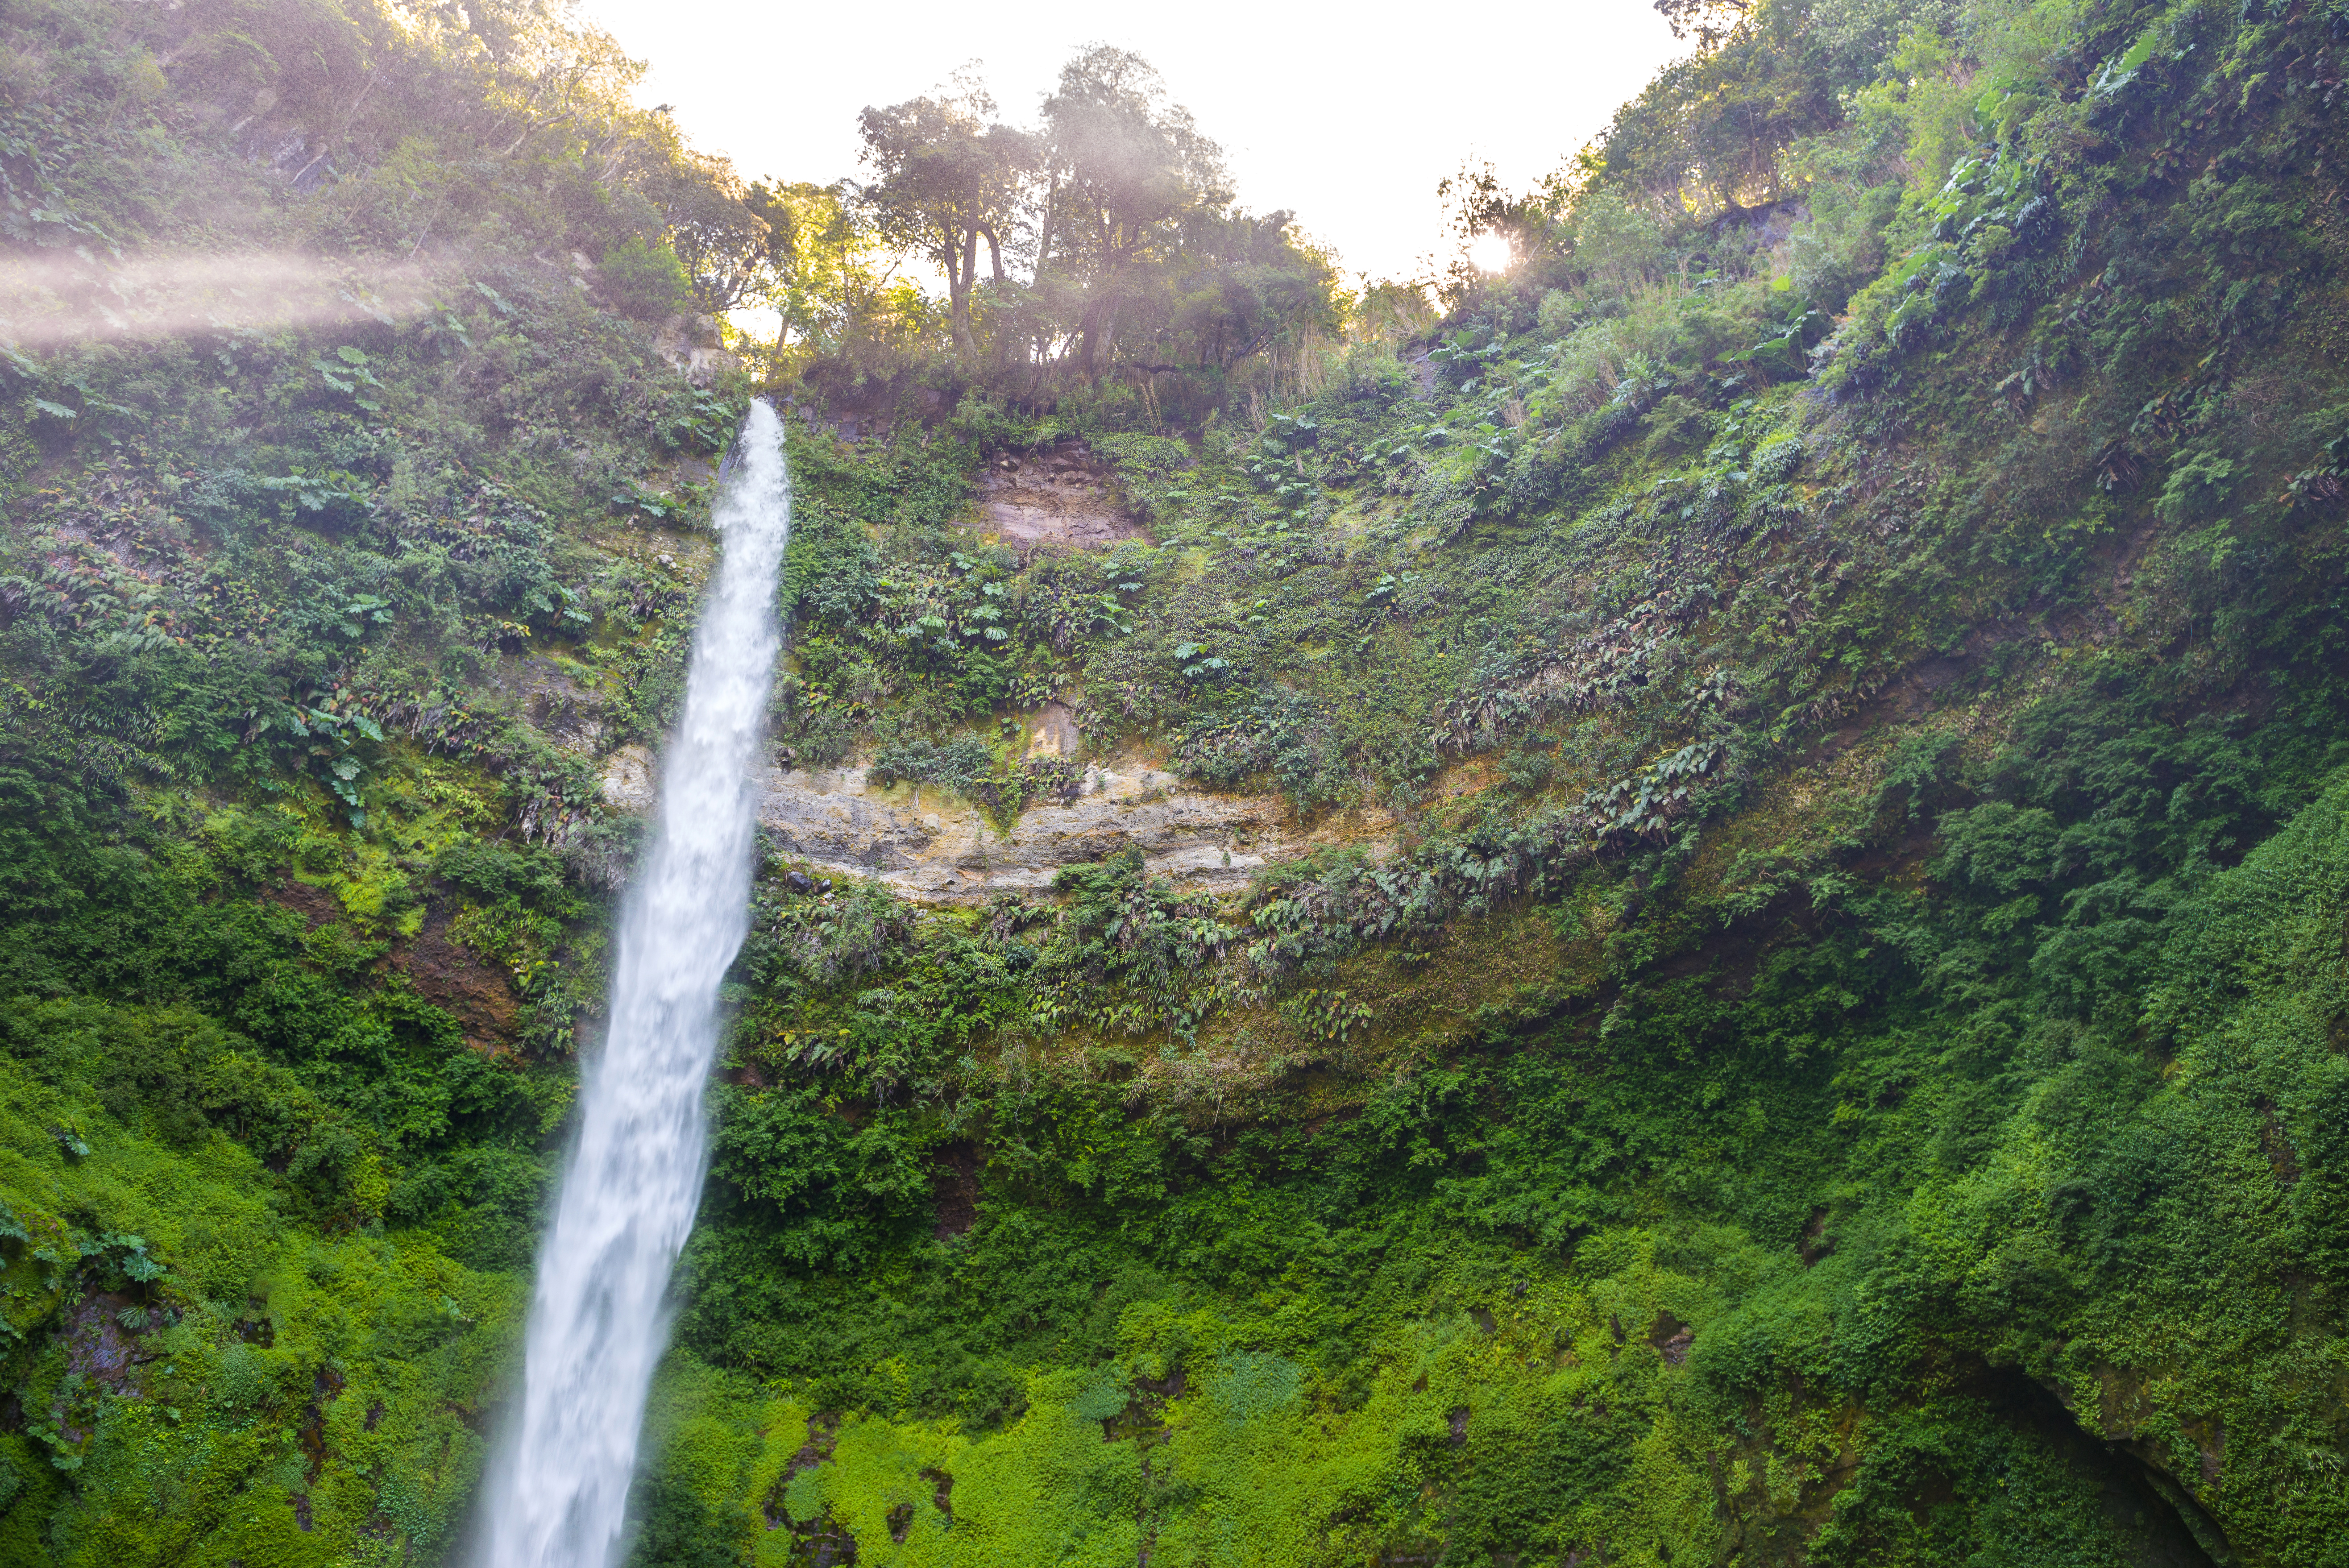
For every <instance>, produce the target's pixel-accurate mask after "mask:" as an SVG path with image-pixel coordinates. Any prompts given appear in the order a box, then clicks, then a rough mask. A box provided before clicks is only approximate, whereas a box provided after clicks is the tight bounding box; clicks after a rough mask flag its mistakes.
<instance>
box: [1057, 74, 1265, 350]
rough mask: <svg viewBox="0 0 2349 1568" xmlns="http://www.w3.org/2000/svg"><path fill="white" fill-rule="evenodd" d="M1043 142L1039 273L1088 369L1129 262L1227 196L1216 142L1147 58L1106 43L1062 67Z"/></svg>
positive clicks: (1108, 343)
mask: <svg viewBox="0 0 2349 1568" xmlns="http://www.w3.org/2000/svg"><path fill="white" fill-rule="evenodd" d="M1043 144H1044V147H1043V151H1044V165H1045V177H1046V181H1047V183H1046V188H1045V191H1044V196H1043V202H1042V210H1041V211H1040V215H1039V221H1038V223H1037V256H1036V279H1037V284H1038V286H1039V287H1040V288H1042V289H1045V290H1047V292H1048V293H1058V294H1061V295H1062V296H1064V297H1065V302H1066V310H1065V314H1072V315H1074V316H1075V318H1076V319H1075V336H1076V339H1077V343H1076V358H1077V364H1078V366H1079V368H1080V370H1081V372H1082V374H1083V375H1084V376H1086V377H1088V378H1089V379H1098V378H1099V377H1100V375H1101V371H1102V366H1103V364H1104V362H1105V361H1106V360H1107V359H1108V358H1109V357H1110V355H1111V352H1112V348H1113V346H1114V344H1115V339H1116V332H1117V314H1118V307H1119V305H1120V304H1121V303H1123V300H1124V298H1125V295H1126V293H1127V291H1128V289H1129V287H1130V285H1131V284H1132V282H1133V274H1134V273H1135V272H1136V271H1137V269H1138V268H1139V267H1140V266H1141V265H1142V264H1143V263H1144V262H1145V261H1148V260H1151V259H1153V258H1154V257H1155V256H1157V255H1159V254H1161V253H1164V251H1166V250H1168V249H1171V248H1172V247H1173V246H1174V243H1175V242H1178V241H1179V239H1180V236H1181V227H1180V222H1179V221H1180V220H1181V219H1182V218H1183V217H1184V216H1185V214H1186V213H1190V212H1193V211H1198V210H1200V209H1220V208H1222V207H1224V206H1226V205H1227V204H1228V203H1229V202H1230V201H1231V192H1230V190H1229V188H1228V184H1227V181H1226V175H1225V173H1224V167H1223V150H1222V149H1220V148H1218V147H1217V146H1216V144H1215V143H1214V142H1212V141H1210V140H1208V139H1207V138H1206V137H1205V136H1204V135H1202V134H1200V132H1199V129H1198V128H1197V126H1196V125H1195V123H1194V122H1193V121H1192V119H1191V112H1190V110H1188V109H1185V108H1180V107H1178V106H1172V105H1169V104H1168V103H1167V102H1166V89H1165V87H1164V84H1163V83H1162V82H1161V81H1160V80H1159V78H1158V73H1157V72H1156V71H1154V70H1153V69H1152V68H1151V67H1150V65H1149V62H1147V61H1145V60H1143V58H1142V57H1141V56H1139V55H1135V54H1132V53H1130V52H1128V51H1126V50H1124V49H1114V48H1111V47H1110V46H1107V45H1105V44H1101V45H1095V46H1092V47H1091V48H1089V49H1086V50H1084V51H1083V52H1081V54H1079V55H1078V56H1077V57H1076V58H1074V59H1072V60H1071V61H1070V62H1069V63H1068V64H1067V65H1066V66H1064V67H1061V80H1060V86H1059V88H1058V89H1057V90H1056V91H1054V92H1053V93H1052V95H1051V96H1050V97H1049V98H1046V99H1045V100H1044V130H1043Z"/></svg>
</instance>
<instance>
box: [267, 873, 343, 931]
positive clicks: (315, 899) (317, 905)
mask: <svg viewBox="0 0 2349 1568" xmlns="http://www.w3.org/2000/svg"><path fill="white" fill-rule="evenodd" d="M261 896H262V897H264V898H265V899H267V900H268V901H269V902H270V903H274V904H278V905H281V906H283V907H284V908H286V909H290V910H292V911H293V912H294V913H296V914H298V915H300V916H301V917H302V918H303V919H304V920H305V921H306V922H308V923H309V925H310V928H311V929H312V930H313V931H315V930H316V929H317V928H318V927H319V926H322V925H327V924H331V923H334V922H335V921H337V920H340V919H342V918H343V903H342V900H340V899H338V898H336V896H335V895H334V894H333V893H331V892H327V891H326V889H325V888H322V887H313V886H311V885H310V884H309V883H308V882H295V880H294V879H293V878H291V877H288V878H286V879H285V881H284V882H280V883H278V884H277V885H276V886H275V887H265V888H263V889H262V890H261Z"/></svg>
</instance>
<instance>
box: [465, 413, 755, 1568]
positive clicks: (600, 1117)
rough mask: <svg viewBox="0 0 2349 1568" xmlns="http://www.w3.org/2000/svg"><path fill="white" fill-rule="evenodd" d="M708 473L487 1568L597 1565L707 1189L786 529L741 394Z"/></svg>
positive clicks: (612, 1538) (613, 1529) (615, 1532)
mask: <svg viewBox="0 0 2349 1568" xmlns="http://www.w3.org/2000/svg"><path fill="white" fill-rule="evenodd" d="M735 452H736V456H735V457H734V458H732V459H730V460H729V469H728V471H727V473H726V474H725V475H724V476H723V478H722V479H721V481H720V490H719V497H718V502H717V508H716V519H715V521H716V522H717V526H718V530H719V533H720V535H721V536H722V537H723V540H724V557H723V560H722V561H721V562H720V564H719V569H718V581H717V585H716V586H715V588H713V589H712V590H711V592H710V594H709V604H708V606H707V607H706V608H705V609H704V610H703V612H702V616H701V624H700V626H699V627H698V629H697V630H696V632H695V633H694V637H693V659H692V665H691V666H690V668H689V670H688V674H687V677H686V690H685V715H684V717H683V718H682V719H681V720H680V721H679V722H678V728H677V734H676V736H675V738H673V739H672V740H671V741H670V743H669V748H668V754H667V761H666V762H665V763H664V764H663V767H662V770H661V797H660V820H659V829H658V833H657V837H656V839H655V840H654V842H653V845H652V848H651V852H650V853H649V855H648V856H647V858H646V860H645V861H644V863H643V865H642V867H641V868H640V870H639V871H638V872H637V874H636V881H635V885H634V886H633V887H632V888H631V889H630V890H629V892H628V893H627V896H626V902H625V903H624V906H623V909H622V912H621V917H620V930H619V940H618V945H617V950H616V959H615V963H614V966H613V972H612V1014H611V1028H610V1030H609V1032H608V1034H607V1035H606V1037H605V1046H604V1049H603V1053H602V1056H601V1057H600V1059H598V1060H596V1061H595V1062H594V1063H592V1064H590V1065H588V1066H587V1067H586V1068H585V1069H584V1070H583V1072H582V1074H581V1080H582V1081H581V1086H580V1111H579V1142H578V1146H577V1148H576V1149H575V1150H574V1151H573V1154H572V1158H571V1163H570V1166H569V1168H568V1169H567V1171H565V1172H564V1180H563V1185H562V1190H561V1198H560V1202H559V1204H558V1207H557V1208H556V1211H555V1216H554V1226H553V1227H552V1228H551V1229H550V1230H549V1231H548V1232H547V1235H546V1241H545V1245H544V1248H543V1251H542V1252H541V1253H540V1256H539V1263H538V1289H537V1295H536V1297H535V1298H534V1299H533V1302H532V1304H531V1313H530V1324H529V1328H528V1338H527V1341H526V1345H525V1352H524V1357H523V1408H522V1415H521V1423H520V1429H519V1431H518V1432H517V1433H516V1434H515V1436H514V1439H513V1440H514V1447H513V1449H512V1451H511V1453H510V1454H509V1455H508V1456H507V1460H506V1462H505V1463H504V1464H503V1465H502V1466H501V1467H500V1468H501V1470H502V1474H501V1475H499V1476H498V1477H497V1478H496V1479H495V1480H492V1488H493V1490H492V1492H491V1493H490V1495H489V1497H488V1498H487V1500H486V1502H487V1518H486V1520H485V1528H486V1532H487V1535H486V1552H485V1555H484V1558H483V1568H605V1563H606V1560H607V1559H608V1558H609V1557H610V1555H611V1553H612V1549H613V1546H614V1544H615V1542H616V1541H617V1539H618V1536H619V1532H620V1524H621V1515H622V1511H623V1509H624V1507H625V1504H626V1498H627V1490H628V1480H629V1476H630V1473H631V1471H632V1470H634V1469H635V1466H636V1438H637V1432H638V1429H639V1428H640V1427H641V1426H642V1424H643V1420H644V1411H645V1397H646V1394H647V1390H648V1388H649V1387H650V1385H651V1382H652V1376H653V1367H654V1364H655V1363H656V1362H657V1361H658V1360H659V1359H660V1356H661V1352H662V1351H663V1349H664V1348H665V1347H666V1346H667V1338H668V1322H667V1314H666V1313H665V1312H664V1311H663V1307H662V1302H663V1298H664V1295H665V1294H666V1292H667V1288H668V1278H669V1271H670V1269H671V1268H672V1267H673V1266H674V1265H675V1264H676V1263H677V1254H678V1249H679V1248H681V1247H682V1246H684V1244H685V1238H686V1233H687V1232H688V1230H690V1229H691V1228H692V1224H693V1212H694V1206H695V1203H696V1202H697V1201H698V1198H699V1196H700V1191H701V1181H702V1176H703V1160H704V1157H705V1154H706V1149H705V1141H706V1132H705V1129H704V1128H703V1125H702V1105H701V1097H702V1088H703V1084H704V1082H705V1080H706V1079H707V1078H708V1077H709V1067H710V1060H711V1057H712V1056H713V1055H714V1054H715V1052H716V1049H717V1044H718V985H719V980H720V979H721V978H723V977H724V975H725V974H726V968H727V965H730V964H731V963H732V962H733V961H734V954H735V953H736V952H737V951H738V950H739V949H740V947H741V945H742V938H743V934H744V933H745V932H746V931H747V930H748V929H749V923H750V913H749V905H750V869H751V844H752V830H753V821H754V818H753V810H754V807H755V804H756V796H755V792H754V780H755V779H756V778H757V775H758V767H757V764H758V760H759V750H760V745H761V740H762V738H763V735H764V721H765V713H766V705H767V686H768V681H769V678H770V676H771V673H772V671H773V668H774V663H775V655H776V652H777V651H778V649H779V648H780V647H781V641H782V634H781V628H780V627H779V626H778V624H777V623H776V618H775V609H774V599H775V576H776V573H777V571H778V569H779V568H780V567H781V562H782V556H783V546H784V544H785V543H786V542H787V541H788V540H789V538H790V535H791V479H790V475H789V473H788V471H787V470H786V469H785V466H784V460H783V427H782V421H781V419H780V418H777V417H776V414H775V411H774V410H773V409H772V408H771V407H768V405H767V404H765V403H764V402H759V403H754V404H752V405H751V407H750V418H748V419H747V420H746V421H745V422H744V424H743V427H742V431H741V434H740V437H739V438H738V439H737V442H736V446H735Z"/></svg>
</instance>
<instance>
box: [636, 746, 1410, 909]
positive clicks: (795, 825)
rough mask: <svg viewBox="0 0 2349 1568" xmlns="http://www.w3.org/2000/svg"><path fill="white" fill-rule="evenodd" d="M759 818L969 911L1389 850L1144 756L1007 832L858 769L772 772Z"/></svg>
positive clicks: (639, 797)
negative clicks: (1060, 880) (1040, 895)
mask: <svg viewBox="0 0 2349 1568" xmlns="http://www.w3.org/2000/svg"><path fill="white" fill-rule="evenodd" d="M656 788H657V783H656V779H655V777H654V761H653V758H652V757H651V755H650V754H649V753H647V752H646V751H645V750H644V748H641V747H626V748H622V749H621V750H620V751H618V752H616V753H615V754H614V756H613V758H612V759H611V761H610V763H609V765H608V766H607V768H606V769H605V776H604V798H605V801H606V802H607V803H608V804H610V805H611V806H613V807H615V808H617V809H619V810H629V811H645V810H650V809H651V807H652V804H653V801H654V799H655V791H656ZM759 820H760V823H761V825H762V826H763V827H765V828H766V829H767V830H769V831H770V832H771V834H772V835H773V836H774V838H775V839H776V840H777V841H779V842H780V844H781V847H782V848H783V849H784V850H785V851H788V852H790V853H792V854H794V855H798V856H801V857H802V858H804V859H805V860H806V861H809V862H810V863H811V864H812V865H813V866H815V867H817V868H818V869H820V870H822V871H824V872H833V873H835V874H842V875H849V876H863V877H873V878H876V879H877V880H879V881H881V882H886V883H888V884H889V885H890V886H892V887H894V888H895V889H896V890H897V891H898V892H902V893H904V894H905V896H907V897H909V898H912V899H915V900H917V901H919V902H922V903H976V902H978V901H979V900H982V899H985V898H987V897H988V896H990V895H992V894H994V893H998V892H1037V891H1041V890H1043V889H1046V888H1049V887H1050V885H1051V882H1052V877H1053V873H1054V872H1058V871H1059V870H1060V869H1061V867H1062V866H1065V865H1077V864H1081V863H1084V862H1086V861H1099V860H1103V859H1106V858H1108V857H1109V856H1112V855H1115V854H1120V853H1123V852H1125V851H1130V850H1131V851H1140V852H1141V854H1142V858H1143V864H1144V865H1146V866H1147V867H1148V868H1149V869H1150V871H1151V872H1153V873H1154V874H1155V875H1159V876H1164V877H1166V878H1168V879H1170V880H1171V881H1173V882H1175V883H1176V884H1177V885H1178V886H1183V887H1191V888H1198V889H1202V890H1205V891H1210V892H1227V891H1232V890H1236V889H1237V888H1240V887H1243V886H1245V885H1246V884H1247V879H1248V874H1249V873H1250V872H1253V871H1255V870H1256V869H1257V867H1259V866H1262V865H1265V864H1267V863H1268V862H1270V861H1280V860H1286V859H1290V858H1292V857H1294V856H1296V855H1299V854H1301V853H1303V852H1304V851H1306V850H1307V849H1308V848H1309V847H1310V846H1312V845H1314V844H1317V843H1325V842H1338V841H1354V842H1362V843H1364V844H1365V845H1366V846H1367V847H1369V848H1371V850H1372V851H1373V852H1379V851H1383V850H1384V849H1385V848H1386V847H1387V839H1386V834H1387V833H1388V831H1389V830H1390V829H1391V828H1392V819H1391V818H1390V817H1389V816H1388V815H1387V814H1386V813H1384V812H1382V811H1359V812H1350V813H1344V814H1341V815H1340V816H1339V817H1337V818H1335V819H1331V820H1323V821H1321V822H1319V823H1317V824H1316V825H1315V827H1314V829H1313V830H1311V831H1305V830H1300V829H1299V826H1298V824H1297V822H1296V820H1295V818H1294V816H1293V814H1292V813H1291V812H1290V811H1289V809H1288V803H1287V802H1286V801H1284V800H1282V799H1279V798H1278V796H1269V795H1224V794H1216V793H1214V792H1212V791H1209V790H1204V789H1196V788H1194V787H1193V786H1191V785H1188V784H1186V783H1185V782H1184V781H1183V780H1182V779H1180V778H1178V777H1176V776H1175V775H1174V774H1172V773H1169V772H1166V771H1164V769H1160V768H1157V767H1155V766H1153V765H1152V764H1151V763H1150V762H1149V760H1148V759H1146V758H1139V757H1131V756H1129V757H1120V758H1112V760H1111V761H1110V762H1108V763H1093V764H1090V765H1088V766H1087V767H1086V768H1085V769H1084V771H1083V772H1082V773H1081V775H1080V777H1079V780H1078V784H1077V788H1076V789H1075V791H1074V792H1073V793H1071V794H1070V795H1068V796H1065V797H1056V798H1051V799H1045V800H1041V801H1039V802H1037V803H1035V804H1033V805H1030V807H1029V808H1028V809H1027V810H1024V811H1022V812H1021V813H1020V814H1019V818H1018V819H1017V820H1015V821H1013V822H1012V823H1011V824H1010V825H1009V827H1008V828H999V827H997V826H996V825H995V824H993V823H991V822H989V821H988V820H987V818H986V816H985V815H984V814H983V813H981V812H980V811H979V810H978V809H977V808H976V807H974V806H972V805H971V804H970V803H968V802H967V801H964V800H961V799H957V798H955V797H953V796H951V795H948V794H947V793H946V792H945V791H943V790H940V789H936V788H935V787H931V788H924V789H916V788H915V787H914V786H912V785H908V784H894V785H882V784H879V783H876V782H874V779H873V778H872V776H871V774H870V772H869V771H868V770H867V769H863V768H840V769H794V768H780V767H778V768H771V769H769V770H768V772H767V774H766V777H765V779H764V780H763V781H762V784H761V799H760V802H759Z"/></svg>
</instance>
